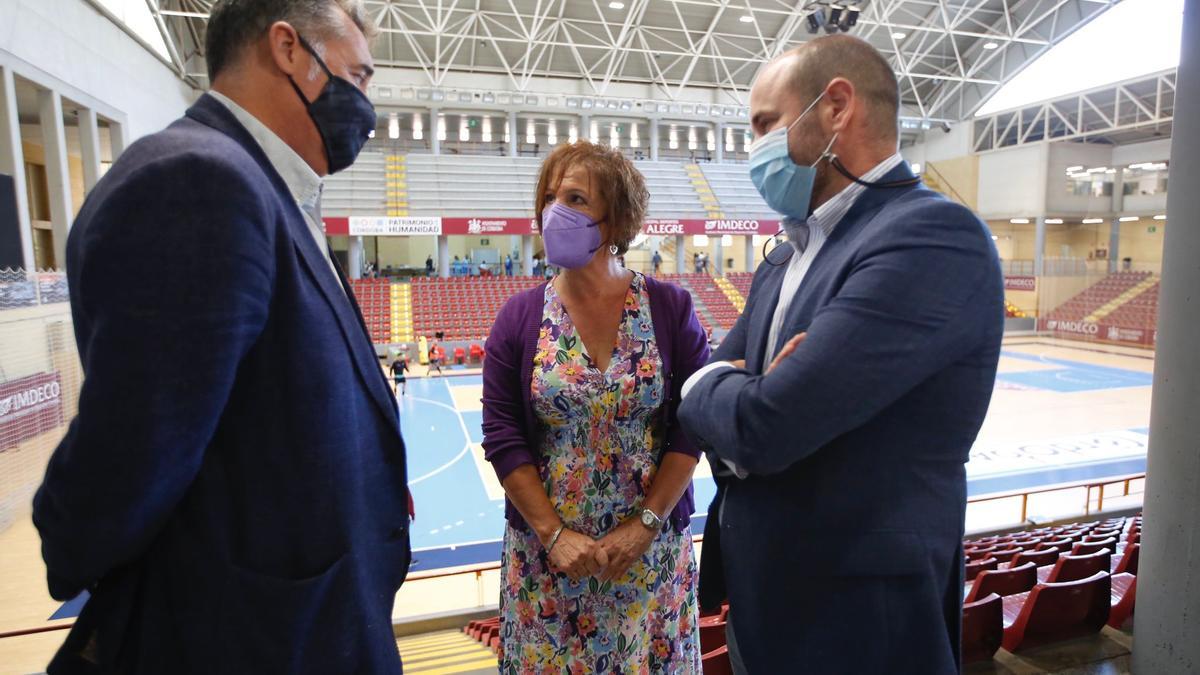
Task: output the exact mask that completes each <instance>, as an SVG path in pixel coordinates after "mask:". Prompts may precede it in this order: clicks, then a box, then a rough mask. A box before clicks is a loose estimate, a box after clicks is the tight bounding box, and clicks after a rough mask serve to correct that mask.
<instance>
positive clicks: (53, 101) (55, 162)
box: [38, 89, 75, 270]
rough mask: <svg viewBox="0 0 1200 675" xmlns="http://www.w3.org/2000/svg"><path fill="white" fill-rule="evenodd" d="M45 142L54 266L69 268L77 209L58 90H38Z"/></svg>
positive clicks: (43, 143) (43, 140) (43, 139)
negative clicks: (70, 239) (71, 232)
mask: <svg viewBox="0 0 1200 675" xmlns="http://www.w3.org/2000/svg"><path fill="white" fill-rule="evenodd" d="M38 112H39V118H40V119H39V121H40V123H41V126H42V145H43V146H44V147H45V150H46V183H47V184H48V187H49V193H50V194H49V197H50V224H51V228H52V230H53V232H54V265H55V267H57V268H58V269H60V270H61V269H66V268H67V232H68V231H69V230H70V228H71V219H72V218H74V217H75V208H74V205H73V204H72V202H71V173H70V169H69V168H68V165H67V132H66V128H65V127H64V125H63V109H62V96H60V95H59V93H58V92H57V91H49V90H45V89H43V90H41V91H39V92H38Z"/></svg>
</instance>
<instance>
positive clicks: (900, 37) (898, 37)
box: [892, 31, 908, 40]
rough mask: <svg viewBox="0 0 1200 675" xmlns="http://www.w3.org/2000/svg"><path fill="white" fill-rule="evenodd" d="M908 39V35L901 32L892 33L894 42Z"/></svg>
mask: <svg viewBox="0 0 1200 675" xmlns="http://www.w3.org/2000/svg"><path fill="white" fill-rule="evenodd" d="M906 37H908V33H901V32H900V31H896V32H895V33H892V39H893V40H903V39H904V38H906Z"/></svg>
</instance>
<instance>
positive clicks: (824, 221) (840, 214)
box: [808, 152, 904, 237]
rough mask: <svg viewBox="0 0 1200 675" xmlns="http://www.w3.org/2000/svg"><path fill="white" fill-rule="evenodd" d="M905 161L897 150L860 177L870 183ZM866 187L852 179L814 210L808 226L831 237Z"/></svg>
mask: <svg viewBox="0 0 1200 675" xmlns="http://www.w3.org/2000/svg"><path fill="white" fill-rule="evenodd" d="M903 161H904V158H903V157H901V156H900V153H898V152H897V153H896V154H894V155H892V156H891V157H888V158H887V159H885V160H883V161H882V162H880V163H878V164H876V165H875V167H874V168H873V169H871V170H870V171H868V172H866V173H864V174H863V175H862V176H860V177H859V178H860V179H861V180H864V181H867V182H868V183H870V182H872V181H877V180H879V179H880V178H883V177H884V176H885V175H887V173H888V172H889V171H891V170H892V169H894V168H896V166H898V165H899V164H900V162H903ZM866 189H867V186H865V185H862V184H860V183H856V182H853V181H851V183H850V184H849V185H847V186H846V187H844V188H842V191H841V192H839V193H837V194H836V195H834V196H833V197H832V198H831V199H830V200H829V201H827V202H825V203H824V204H822V205H820V206H818V207H817V209H816V210H815V211H813V213H812V215H811V216H809V217H808V226H809V227H810V228H820V229H821V232H823V233H824V234H825V236H826V237H829V235H831V234H833V230H834V228H836V227H837V225H838V223H839V222H841V220H842V218H844V217H845V216H846V213H847V212H849V211H850V208H851V207H852V206H854V202H856V201H858V198H859V197H860V196H861V195H862V193H863V192H864V191H865V190H866Z"/></svg>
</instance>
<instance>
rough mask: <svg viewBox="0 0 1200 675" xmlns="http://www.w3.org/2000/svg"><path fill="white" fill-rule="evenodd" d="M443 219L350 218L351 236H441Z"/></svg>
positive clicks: (430, 217)
mask: <svg viewBox="0 0 1200 675" xmlns="http://www.w3.org/2000/svg"><path fill="white" fill-rule="evenodd" d="M441 233H442V219H441V218H439V217H437V216H429V217H410V218H364V217H361V216H351V217H350V236H352V237H388V236H404V235H439V234H441Z"/></svg>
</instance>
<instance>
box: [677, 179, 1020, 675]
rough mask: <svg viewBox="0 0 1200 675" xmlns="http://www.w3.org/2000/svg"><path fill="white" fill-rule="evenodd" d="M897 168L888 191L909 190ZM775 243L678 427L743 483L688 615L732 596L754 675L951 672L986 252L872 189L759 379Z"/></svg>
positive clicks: (985, 332)
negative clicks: (784, 354)
mask: <svg viewBox="0 0 1200 675" xmlns="http://www.w3.org/2000/svg"><path fill="white" fill-rule="evenodd" d="M911 177H912V174H911V172H910V171H909V169H908V166H907V165H906V164H902V165H901V166H899V167H897V168H895V169H893V170H892V171H891V172H889V174H888V175H887V176H885V177H884V179H883V180H884V181H895V180H900V179H904V178H911ZM793 254H794V253H793V251H792V248H791V247H790V246H788V245H785V246H780V247H779V248H778V249H776V250H774V251H772V253H771V255H770V256H768V262H764V263H763V264H762V265H761V266H760V267H759V269H758V271H757V272H756V274H755V277H754V282H753V285H752V287H751V289H750V295H749V298H748V299H747V303H746V308H745V311H744V313H743V314H742V316H741V317H740V318H739V319H738V321H737V324H736V325H735V326H734V328H733V330H732V331H731V332H730V334H729V336H728V337H726V338H725V341H724V342H723V343H722V344H721V346H720V348H719V349H718V350H717V352H716V353H715V355H714V357H713V359H714V360H720V361H724V360H736V359H745V361H746V369H745V370H741V369H733V368H730V369H724V370H719V371H716V372H714V373H711V374H709V375H707V376H706V377H704V378H703V379H701V380H700V381H699V383H698V384H697V385H696V386H695V388H694V389H692V390H691V391H690V392H689V393H688V396H687V398H685V399H684V401H683V404H682V405H681V407H680V409H679V419H680V420H681V421H682V423H683V425H684V427H685V428H686V429H687V430H688V431H689V432H690V433H691V434H693V436H694V438H695V439H696V440H697V441H698V442H699V443H700V444H701V445H702V446H705V447H706V448H708V449H710V452H711V453H713V454H715V455H717V456H719V457H722V458H726V459H729V460H732V461H734V462H736V463H737V464H739V465H740V466H741V467H742V468H744V469H746V470H748V471H749V472H750V473H751V474H752V475H751V476H750V477H749V478H747V479H745V480H736V479H732V478H731V479H719V481H718V496H717V499H716V500H715V502H714V504H713V506H712V507H711V508H710V509H709V514H708V522H707V523H706V529H705V539H704V549H703V560H702V565H701V573H700V593H701V602H702V604H703V605H705V606H712V605H715V604H718V603H720V602H721V600H723V599H724V598H725V597H726V596H727V597H728V599H729V602H730V609H731V614H732V617H733V626H734V629H735V637H736V639H737V641H738V646H739V648H740V651H741V652H742V654H743V657H744V659H745V662H746V666H747V667H748V668H749V670H750V672H752V673H758V672H764V673H769V672H820V673H832V672H860V673H861V672H892V673H895V672H913V673H941V672H954V671H956V670H957V669H958V667H959V666H958V661H959V656H958V650H959V644H958V643H959V640H958V636H959V631H960V628H959V616H960V614H961V601H962V552H961V546H962V544H961V541H962V535H963V518H964V511H965V502H966V473H965V467H964V464H965V462H966V461H967V458H968V453H969V451H970V448H971V445H972V443H973V442H974V440H975V437H976V434H977V433H978V431H979V428H980V425H981V424H982V422H983V418H984V414H985V412H986V411H987V407H988V402H989V401H990V398H991V393H992V387H993V385H994V380H995V375H996V365H997V362H998V359H999V352H1000V339H1001V333H1002V331H1003V315H1004V307H1003V283H1002V275H1001V272H1000V267H999V262H998V258H997V255H996V251H995V247H994V245H993V243H992V239H991V237H990V235H989V233H988V231H987V229H986V228H985V226H984V225H983V223H981V222H980V221H979V219H978V218H976V217H975V216H974V215H973V214H972V213H971V212H970V211H969V210H968V209H966V208H964V207H962V206H960V205H958V204H955V203H952V202H950V201H947V200H946V199H945V198H943V197H942V196H941V195H939V194H937V193H935V192H932V191H930V190H928V189H926V188H924V187H911V188H889V189H879V188H876V189H868V190H867V191H865V192H864V193H863V194H862V195H861V196H860V197H859V199H858V201H857V202H856V203H855V204H854V206H853V207H852V208H851V209H850V211H849V212H848V213H847V214H846V216H845V218H844V219H843V220H842V221H841V222H840V223H839V224H838V226H837V228H836V229H835V230H834V232H833V234H832V235H831V237H830V238H829V239H828V241H826V243H825V244H824V246H823V248H822V249H821V250H820V252H819V253H818V254H817V256H816V258H815V260H814V261H813V264H812V267H811V268H810V269H809V270H808V273H807V275H806V276H805V278H804V281H803V283H802V284H801V286H800V289H799V291H798V292H797V294H796V296H795V297H794V299H793V300H792V304H791V306H790V307H789V309H788V313H787V315H786V320H785V323H784V329H783V331H782V332H781V334H780V337H779V339H778V343H779V347H782V345H783V344H784V343H785V342H787V340H788V338H790V337H792V336H793V335H795V334H797V333H801V332H805V331H807V333H808V336H807V339H806V340H805V341H804V342H803V343H802V344H801V345H800V347H799V348H798V349H797V350H796V352H795V353H794V354H793V355H792V356H790V357H788V358H787V359H785V360H783V361H782V362H781V365H779V366H778V368H777V369H776V370H775V371H773V372H772V373H771V374H770V375H766V376H764V375H762V374H761V373H762V371H763V368H764V365H765V364H768V363H770V362H771V360H772V359H773V357H774V356H775V355H774V354H767V353H766V342H767V334H768V332H769V330H770V325H771V320H772V317H773V315H774V312H775V306H776V304H777V302H778V299H779V293H780V287H781V285H782V281H783V277H784V273H785V271H786V269H787V267H786V266H787V261H788V258H789V257H790V255H793Z"/></svg>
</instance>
